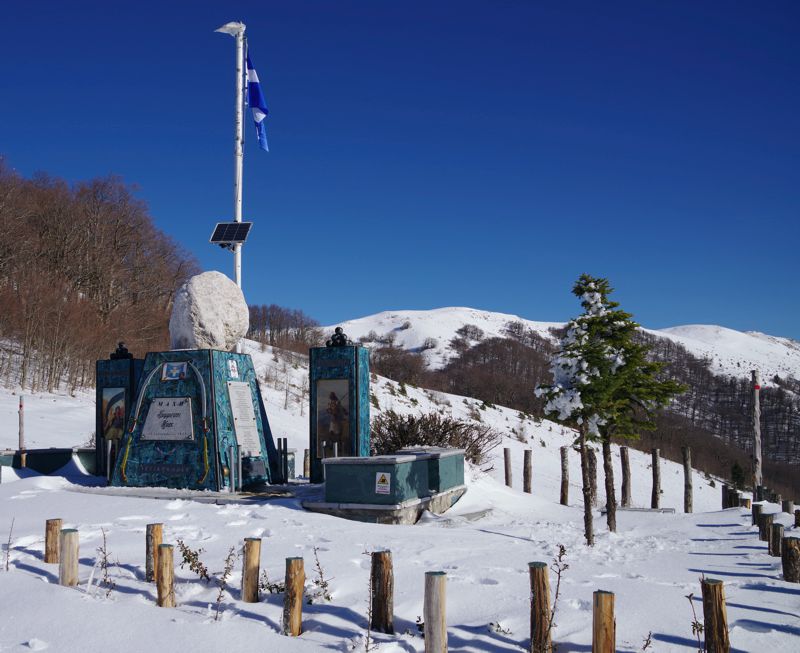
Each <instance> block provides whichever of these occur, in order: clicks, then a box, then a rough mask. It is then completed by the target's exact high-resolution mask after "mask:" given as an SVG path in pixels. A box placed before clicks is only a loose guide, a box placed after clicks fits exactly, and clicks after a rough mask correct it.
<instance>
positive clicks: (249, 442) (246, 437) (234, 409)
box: [228, 381, 261, 456]
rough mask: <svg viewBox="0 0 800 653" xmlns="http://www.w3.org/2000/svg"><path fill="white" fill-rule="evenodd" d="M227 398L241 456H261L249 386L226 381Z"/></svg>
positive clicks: (239, 382)
mask: <svg viewBox="0 0 800 653" xmlns="http://www.w3.org/2000/svg"><path fill="white" fill-rule="evenodd" d="M228 397H230V400H231V413H232V414H233V430H234V432H235V433H236V442H238V443H239V447H240V448H241V450H242V455H243V456H260V455H261V438H259V437H258V422H256V413H255V410H253V395H252V393H251V392H250V384H249V383H245V382H244V381H228Z"/></svg>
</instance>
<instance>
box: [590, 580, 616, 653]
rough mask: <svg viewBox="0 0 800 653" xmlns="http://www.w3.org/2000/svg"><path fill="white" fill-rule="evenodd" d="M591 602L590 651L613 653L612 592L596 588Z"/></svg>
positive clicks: (614, 644) (614, 643) (614, 622)
mask: <svg viewBox="0 0 800 653" xmlns="http://www.w3.org/2000/svg"><path fill="white" fill-rule="evenodd" d="M593 599H594V600H593V602H592V653H615V651H616V650H617V648H616V641H617V640H616V625H617V624H616V621H615V620H614V593H613V592H604V591H603V590H597V591H596V592H595V593H594V594H593Z"/></svg>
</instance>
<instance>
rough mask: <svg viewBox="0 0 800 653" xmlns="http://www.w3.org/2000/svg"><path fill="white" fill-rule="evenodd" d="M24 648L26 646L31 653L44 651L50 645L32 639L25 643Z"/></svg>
mask: <svg viewBox="0 0 800 653" xmlns="http://www.w3.org/2000/svg"><path fill="white" fill-rule="evenodd" d="M25 646H27V647H28V648H29V649H30V650H31V651H44V650H45V649H46V648H48V647H49V646H50V644H48V643H47V642H43V641H42V640H41V639H36V638H35V637H34V638H33V639H29V640H28V641H27V642H25Z"/></svg>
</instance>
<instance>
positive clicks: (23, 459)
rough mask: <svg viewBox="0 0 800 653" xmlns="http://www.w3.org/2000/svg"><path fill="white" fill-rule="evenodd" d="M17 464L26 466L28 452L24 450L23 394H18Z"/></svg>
mask: <svg viewBox="0 0 800 653" xmlns="http://www.w3.org/2000/svg"><path fill="white" fill-rule="evenodd" d="M18 435H19V440H18V443H17V444H18V445H19V447H18V448H19V464H20V467H27V466H28V454H27V453H26V451H25V395H20V396H19V433H18Z"/></svg>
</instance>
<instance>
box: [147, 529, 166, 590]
mask: <svg viewBox="0 0 800 653" xmlns="http://www.w3.org/2000/svg"><path fill="white" fill-rule="evenodd" d="M163 541H164V524H148V525H147V530H146V532H145V537H144V579H145V580H146V581H147V582H148V583H152V582H153V581H154V580H155V579H156V576H157V575H158V547H159V546H161V544H162V542H163Z"/></svg>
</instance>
